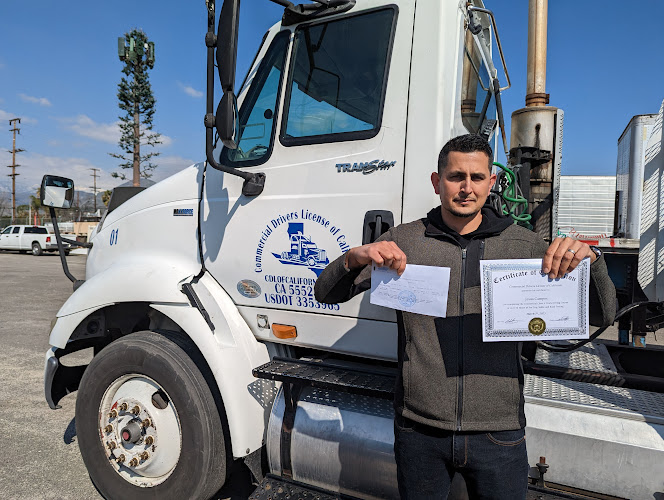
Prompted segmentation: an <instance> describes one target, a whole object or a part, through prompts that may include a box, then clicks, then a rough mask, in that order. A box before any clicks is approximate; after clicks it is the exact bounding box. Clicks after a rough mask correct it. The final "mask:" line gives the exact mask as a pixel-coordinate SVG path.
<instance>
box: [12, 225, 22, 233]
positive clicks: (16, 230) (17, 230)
mask: <svg viewBox="0 0 664 500" xmlns="http://www.w3.org/2000/svg"><path fill="white" fill-rule="evenodd" d="M20 230H21V228H20V227H18V226H17V227H15V228H14V230H13V231H12V234H16V233H18V232H19V231H20Z"/></svg>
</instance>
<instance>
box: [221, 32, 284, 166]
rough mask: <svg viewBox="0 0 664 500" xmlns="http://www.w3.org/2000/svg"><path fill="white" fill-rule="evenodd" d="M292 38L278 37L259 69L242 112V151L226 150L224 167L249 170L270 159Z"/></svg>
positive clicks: (282, 33)
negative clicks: (289, 43)
mask: <svg viewBox="0 0 664 500" xmlns="http://www.w3.org/2000/svg"><path fill="white" fill-rule="evenodd" d="M289 38H290V31H282V32H281V33H279V34H277V35H276V36H275V37H274V40H272V44H271V45H270V48H268V50H267V52H266V53H265V57H263V60H262V61H261V62H260V64H259V65H258V69H257V70H256V75H255V76H254V78H253V81H252V82H251V83H250V86H249V89H248V90H247V95H246V96H245V98H244V101H243V102H242V106H241V107H240V111H239V115H240V138H239V140H238V147H237V149H228V148H223V149H222V151H221V156H220V163H222V164H224V165H228V166H233V167H247V166H253V165H260V164H261V163H264V162H265V161H267V159H268V158H269V156H270V152H271V151H272V140H273V136H274V134H273V129H274V121H275V117H276V116H277V109H276V108H277V102H278V97H279V94H280V88H281V75H282V72H283V69H284V62H285V60H286V49H287V47H288V40H289ZM249 71H251V68H249Z"/></svg>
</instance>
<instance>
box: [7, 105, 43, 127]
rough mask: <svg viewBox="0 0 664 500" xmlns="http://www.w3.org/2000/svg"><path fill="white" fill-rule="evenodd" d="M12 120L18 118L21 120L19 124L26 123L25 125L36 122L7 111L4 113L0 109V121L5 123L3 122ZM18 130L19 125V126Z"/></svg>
mask: <svg viewBox="0 0 664 500" xmlns="http://www.w3.org/2000/svg"><path fill="white" fill-rule="evenodd" d="M14 118H20V119H21V124H24V123H27V124H33V125H34V124H35V123H37V120H35V119H34V118H30V117H28V116H21V115H19V114H18V113H10V112H8V111H5V110H3V109H0V120H2V121H5V120H12V119H14ZM19 128H20V125H19Z"/></svg>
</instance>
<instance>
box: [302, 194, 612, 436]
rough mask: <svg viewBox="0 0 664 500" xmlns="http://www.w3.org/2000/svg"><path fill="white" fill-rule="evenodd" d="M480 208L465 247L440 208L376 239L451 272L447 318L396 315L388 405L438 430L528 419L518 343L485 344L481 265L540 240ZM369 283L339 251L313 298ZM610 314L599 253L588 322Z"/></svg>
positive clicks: (530, 252)
mask: <svg viewBox="0 0 664 500" xmlns="http://www.w3.org/2000/svg"><path fill="white" fill-rule="evenodd" d="M482 214H483V222H482V224H481V226H480V228H479V229H478V230H477V231H475V232H473V233H472V235H471V238H470V239H469V241H467V242H466V243H467V244H466V245H465V248H462V245H461V244H460V243H459V241H458V235H455V234H452V232H451V231H450V230H449V228H447V227H446V226H445V225H444V223H443V222H442V217H441V215H440V207H438V208H435V209H433V210H432V211H431V212H429V214H428V215H427V217H426V218H424V219H421V220H418V221H415V222H411V223H408V224H401V225H399V226H397V227H393V228H390V230H389V231H388V232H387V233H385V234H384V235H383V236H381V238H380V240H391V241H394V242H395V243H396V244H397V245H398V246H399V248H401V250H403V252H404V253H405V254H406V256H407V258H408V263H409V264H420V265H425V266H444V267H449V268H450V288H449V295H448V299H447V317H445V318H434V317H431V316H424V315H421V314H414V313H408V312H401V311H397V322H398V330H399V338H398V342H399V345H398V361H399V376H398V378H397V382H396V388H395V395H394V405H395V410H396V412H397V414H399V415H402V416H403V417H406V418H408V419H411V420H413V421H415V422H419V423H421V424H425V425H428V426H431V427H436V428H440V429H444V430H455V431H501V430H515V429H519V428H522V427H524V426H525V425H526V419H525V415H524V411H523V369H522V366H521V358H520V355H521V344H520V343H518V342H482V319H481V297H480V295H481V294H480V275H479V261H480V259H488V260H490V259H530V258H541V257H542V256H543V255H544V252H545V251H546V249H547V244H546V243H545V242H544V241H543V240H542V239H541V238H540V237H539V236H538V235H537V234H535V233H534V232H532V231H529V230H527V229H525V228H523V227H520V226H516V225H514V224H512V223H511V219H509V218H507V217H501V216H499V215H498V214H496V213H495V212H494V211H493V210H491V209H488V208H484V209H483V210H482ZM370 283H371V269H370V266H366V267H364V268H361V269H354V270H351V271H346V270H345V268H344V256H341V257H339V258H338V259H336V260H335V261H334V262H331V263H330V264H329V265H328V266H327V268H326V269H325V270H324V271H323V273H321V275H320V276H319V278H318V280H317V282H316V287H315V293H316V300H318V301H319V302H325V303H339V302H345V301H347V300H349V299H350V298H351V297H353V296H354V295H357V294H358V293H361V292H363V291H365V290H367V289H368V288H369V287H370ZM614 315H615V288H614V286H613V283H612V282H611V280H610V278H609V276H608V273H607V269H606V263H605V262H604V259H603V257H600V258H599V259H597V260H596V261H595V262H594V263H593V264H592V265H591V273H590V322H591V324H593V325H595V326H605V325H609V324H611V323H612V322H613V318H614Z"/></svg>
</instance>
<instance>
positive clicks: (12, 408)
mask: <svg viewBox="0 0 664 500" xmlns="http://www.w3.org/2000/svg"><path fill="white" fill-rule="evenodd" d="M67 263H68V264H69V269H70V271H71V272H72V274H73V275H74V276H76V277H77V278H80V279H83V278H85V256H73V255H72V256H69V257H67ZM0 289H1V290H2V294H1V295H0V301H2V302H1V309H0V310H1V311H2V316H1V317H2V320H1V321H0V346H2V357H1V358H0V383H1V384H2V385H1V386H0V498H7V499H9V498H12V499H14V498H20V499H23V498H25V499H32V498H34V499H56V498H57V499H70V498H71V499H73V498H77V499H80V498H86V499H88V498H89V499H94V498H101V496H100V495H99V494H98V493H97V490H96V489H95V487H94V486H93V484H92V482H91V481H90V478H89V477H88V474H87V471H86V469H85V466H84V465H83V461H82V460H81V455H80V453H79V451H78V444H77V442H76V428H75V424H74V405H75V401H76V399H75V396H74V395H70V396H67V397H65V398H64V399H63V400H62V402H61V403H60V404H61V405H62V408H61V409H59V410H55V411H54V410H51V409H50V408H49V407H48V404H47V403H46V399H45V398H44V356H45V354H46V351H47V350H48V349H49V347H50V346H49V343H48V335H49V331H50V324H51V320H52V319H53V318H54V317H55V315H56V313H57V312H58V309H60V306H61V305H62V304H63V303H64V302H65V300H67V297H69V295H70V294H71V292H72V285H71V282H70V281H69V280H68V279H67V277H66V276H65V275H64V273H63V271H62V266H61V264H60V257H59V255H57V254H51V253H47V254H44V255H42V256H41V257H34V256H32V255H30V254H16V253H9V252H0ZM85 354H87V353H83V355H80V354H79V355H78V358H77V359H78V360H81V361H83V360H84V359H85ZM87 355H88V357H90V356H91V354H87ZM70 363H71V361H70Z"/></svg>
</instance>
